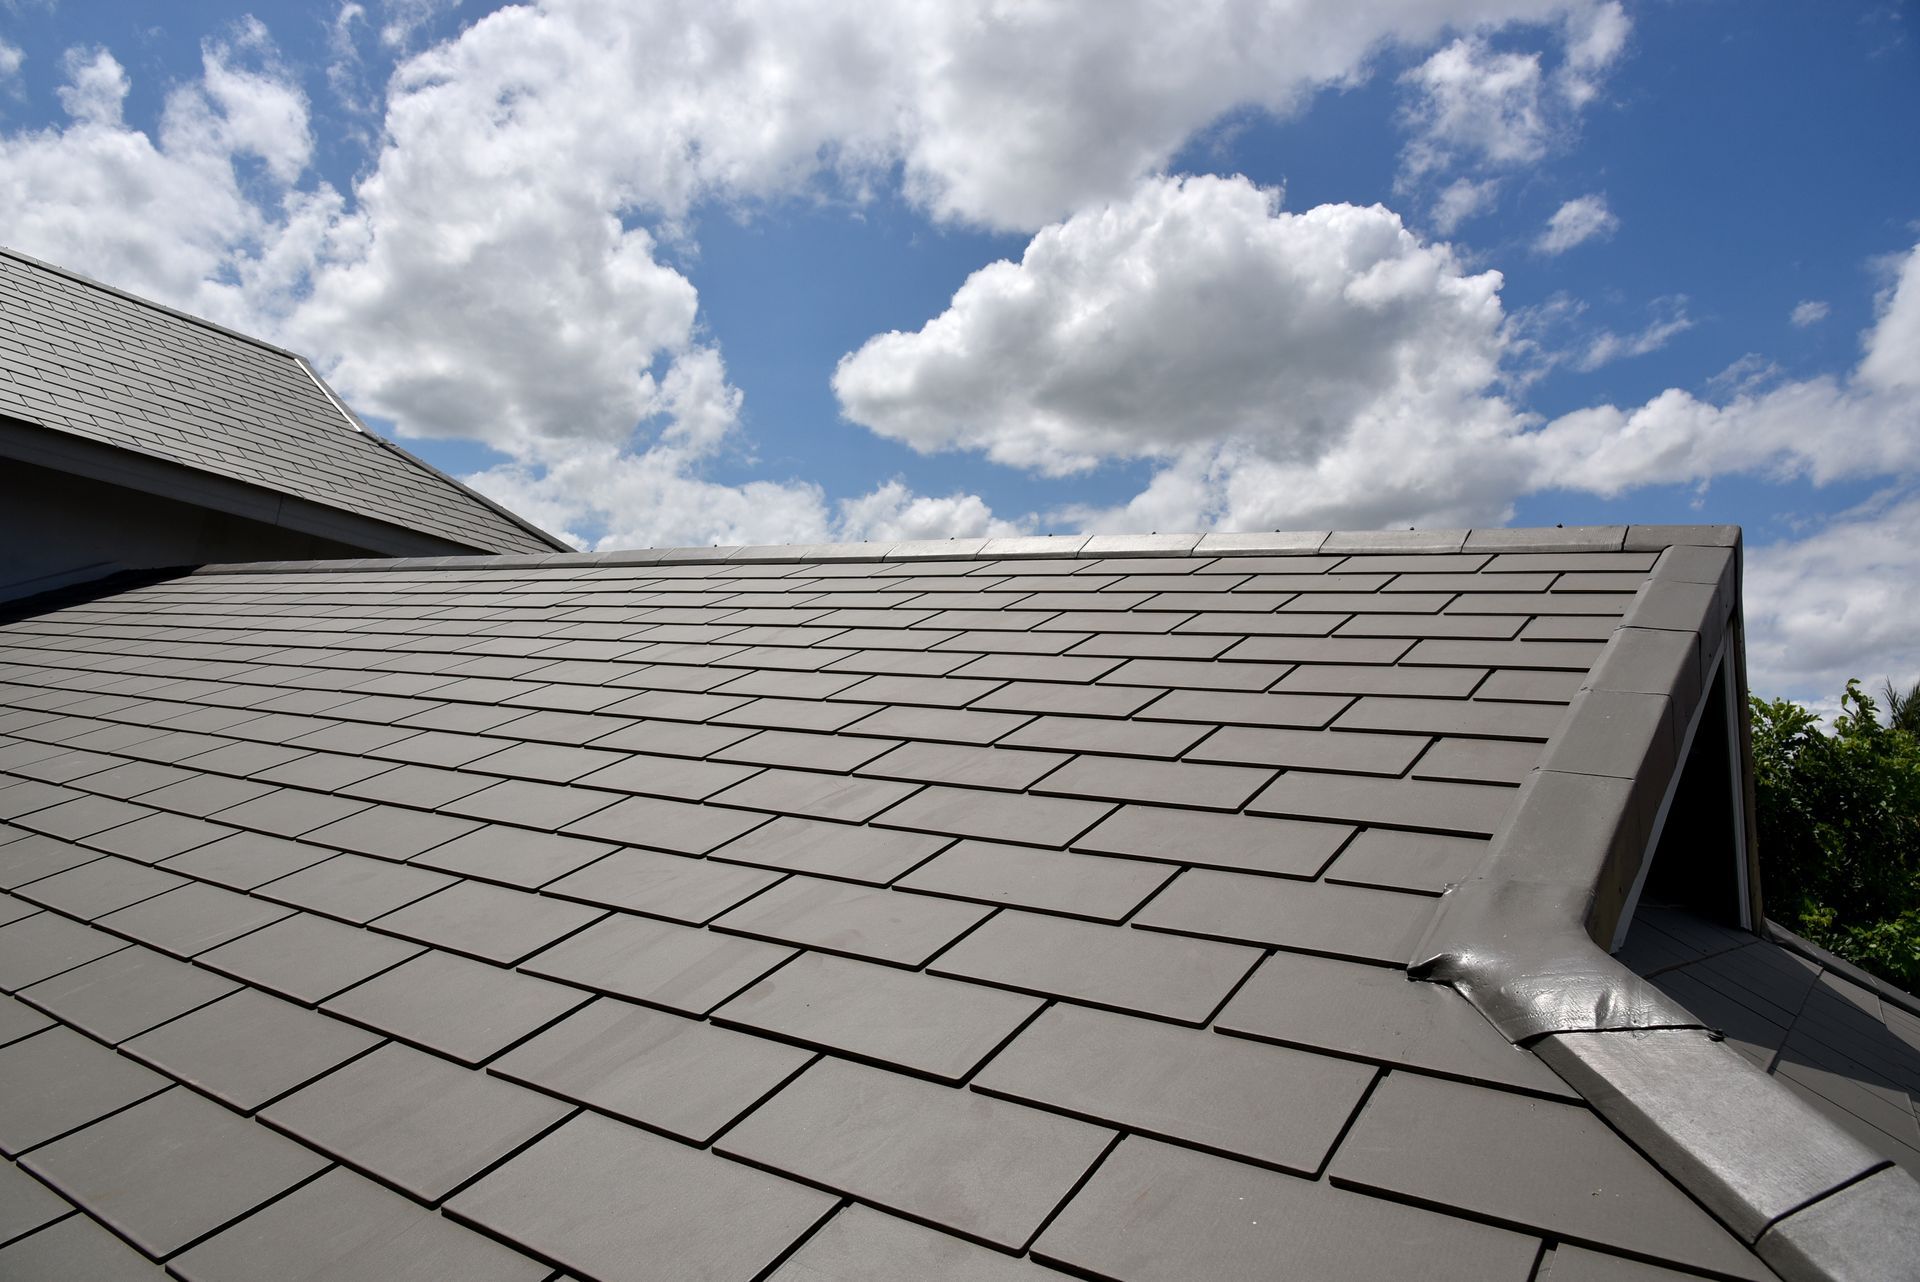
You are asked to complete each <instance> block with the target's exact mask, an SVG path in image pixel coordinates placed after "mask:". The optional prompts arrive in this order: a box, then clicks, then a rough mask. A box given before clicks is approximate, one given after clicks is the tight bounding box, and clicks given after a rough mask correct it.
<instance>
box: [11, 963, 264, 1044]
mask: <svg viewBox="0 0 1920 1282" xmlns="http://www.w3.org/2000/svg"><path fill="white" fill-rule="evenodd" d="M238 987H239V985H238V984H235V983H234V982H233V981H231V980H228V979H222V978H221V977H220V976H218V975H214V974H210V973H208V972H207V971H204V970H201V969H200V968H199V967H196V966H189V965H187V964H186V963H185V962H179V961H175V960H174V959H173V958H171V957H168V956H165V955H164V954H161V953H156V952H154V951H153V950H152V949H148V948H142V947H140V946H139V945H137V944H136V945H135V946H133V947H132V948H123V949H121V950H120V951H119V952H116V953H108V954H107V955H106V956H105V957H102V958H99V959H98V960H96V961H90V962H88V963H86V964H85V965H84V966H76V967H74V968H73V969H72V970H70V971H67V972H65V973H64V974H60V975H56V976H54V977H53V978H52V979H43V980H41V981H40V982H39V983H37V984H34V985H33V986H31V987H29V988H24V989H22V990H21V992H20V996H21V997H23V998H25V999H26V1000H27V1001H30V1002H32V1003H33V1004H34V1005H36V1006H38V1007H40V1008H41V1009H43V1010H46V1011H50V1012H51V1013H52V1014H54V1015H55V1016H56V1017H58V1018H59V1020H60V1022H61V1023H63V1024H66V1025H69V1026H71V1027H73V1028H78V1029H80V1030H81V1031H83V1032H86V1033H91V1034H92V1035H93V1036H95V1037H97V1038H99V1039H100V1040H101V1041H103V1042H106V1043H108V1044H109V1045H111V1044H113V1043H116V1042H123V1041H125V1040H126V1039H127V1038H129V1037H132V1036H134V1035H135V1034H137V1033H144V1032H145V1031H146V1030H148V1029H149V1028H152V1027H153V1026H154V1025H156V1024H161V1023H165V1022H166V1021H167V1020H170V1019H173V1018H175V1017H176V1016H179V1015H182V1014H184V1013H186V1012H187V1011H190V1010H193V1009H195V1008H196V1007H200V1006H204V1005H206V1004H207V1003H208V1002H211V1001H213V1000H215V999H217V998H219V997H223V996H225V995H226V994H228V993H231V992H233V991H234V990H235V989H236V988H238Z"/></svg>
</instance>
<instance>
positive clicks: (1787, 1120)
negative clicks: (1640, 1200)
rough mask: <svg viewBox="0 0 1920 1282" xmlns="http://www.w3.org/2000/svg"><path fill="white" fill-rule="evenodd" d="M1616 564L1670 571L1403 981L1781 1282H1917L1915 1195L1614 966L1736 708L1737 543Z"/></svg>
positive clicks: (1658, 574) (1715, 531) (1628, 617)
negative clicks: (1687, 800)
mask: <svg viewBox="0 0 1920 1282" xmlns="http://www.w3.org/2000/svg"><path fill="white" fill-rule="evenodd" d="M1623 549H1624V550H1626V551H1657V552H1658V553H1659V560H1658V561H1657V562H1656V563H1655V567H1654V570H1653V573H1652V575H1651V576H1650V577H1649V578H1648V580H1647V581H1646V582H1645V583H1644V584H1643V585H1642V587H1641V588H1640V590H1639V591H1638V592H1637V593H1636V595H1635V598H1634V601H1633V604H1632V606H1631V607H1630V608H1629V609H1628V611H1627V612H1626V614H1625V615H1624V616H1623V617H1622V619H1621V621H1620V625H1619V626H1618V627H1617V628H1616V629H1615V631H1614V632H1613V634H1612V636H1611V638H1610V639H1609V641H1608V642H1607V646H1606V649H1605V651H1603V653H1602V656H1601V658H1600V660H1599V661H1598V662H1597V663H1596V664H1595V666H1594V668H1593V669H1592V672H1591V673H1590V675H1589V678H1588V680H1587V681H1586V682H1585V683H1584V684H1583V688H1582V690H1581V692H1580V694H1579V695H1578V696H1577V697H1576V698H1575V700H1574V702H1573V704H1572V705H1571V706H1570V707H1569V710H1568V715H1567V717H1566V719H1565V721H1564V722H1563V723H1562V725H1561V728H1560V729H1559V731H1558V732H1557V733H1556V734H1555V735H1554V737H1553V739H1552V740H1551V741H1550V743H1549V745H1548V749H1547V752H1546V754H1545V756H1544V758H1543V760H1542V763H1541V766H1540V767H1539V768H1538V769H1537V770H1536V771H1535V772H1534V773H1533V774H1532V776H1531V777H1530V778H1529V779H1528V780H1527V782H1526V783H1525V784H1524V785H1522V788H1521V793H1520V796H1519V798H1518V799H1517V802H1516V804H1515V805H1514V806H1513V808H1512V810H1511V811H1510V812H1509V815H1508V819H1507V821H1506V823H1505V825H1504V826H1503V827H1502V829H1501V831H1500V832H1499V833H1497V834H1495V836H1494V839H1493V841H1492V844H1491V846H1490V848H1489V851H1488V855H1487V857H1486V859H1485V861H1484V862H1483V863H1482V864H1481V865H1480V867H1479V868H1478V869H1477V870H1476V871H1475V872H1474V873H1473V875H1472V876H1471V877H1469V878H1468V880H1467V881H1466V882H1464V883H1462V884H1461V885H1459V886H1457V887H1454V888H1452V889H1450V890H1449V891H1447V893H1446V894H1445V895H1444V896H1443V897H1442V899H1441V904H1440V907H1439V909H1438V911H1437V912H1436V913H1435V914H1434V917H1433V920H1432V923H1431V925H1430V927H1429V929H1428V932H1427V935H1426V937H1425V938H1424V939H1423V940H1422V941H1421V943H1420V946H1419V948H1418V950H1417V951H1416V953H1415V954H1414V957H1413V960H1412V965H1411V966H1410V967H1409V977H1410V978H1413V979H1416V980H1428V981H1432V982H1439V983H1446V984H1450V985H1451V986H1453V987H1454V988H1455V989H1457V990H1458V991H1460V992H1461V993H1463V994H1464V995H1465V996H1466V997H1467V999H1468V1000H1469V1001H1471V1002H1472V1003H1473V1004H1474V1005H1475V1006H1476V1007H1477V1008H1478V1009H1479V1010H1480V1012H1481V1014H1483V1015H1484V1016H1486V1018H1487V1019H1488V1021H1489V1022H1491V1023H1492V1024H1493V1025H1494V1027H1496V1028H1497V1029H1499V1030H1500V1032H1501V1033H1502V1034H1504V1035H1505V1036H1506V1037H1507V1038H1508V1040H1510V1041H1512V1042H1514V1043H1516V1044H1521V1045H1525V1046H1527V1047H1528V1048H1529V1049H1531V1050H1532V1051H1533V1052H1534V1053H1535V1054H1536V1055H1538V1056H1539V1057H1540V1058H1541V1059H1542V1060H1544V1061H1545V1062H1546V1063H1547V1064H1548V1065H1549V1066H1550V1067H1552V1068H1553V1069H1554V1070H1555V1071H1556V1072H1557V1073H1559V1074H1560V1076H1561V1077H1562V1078H1564V1079H1565V1080H1566V1081H1567V1082H1568V1083H1569V1084H1570V1085H1572V1086H1573V1087H1574V1088H1575V1089H1576V1090H1578V1091H1579V1092H1580V1094H1581V1095H1582V1096H1583V1097H1584V1098H1585V1099H1586V1100H1587V1102H1588V1103H1589V1104H1591V1105H1592V1106H1593V1107H1594V1109H1595V1110H1596V1111H1598V1112H1599V1113H1600V1114H1601V1116H1603V1117H1604V1118H1606V1120H1607V1121H1608V1122H1609V1123H1610V1124H1611V1125H1612V1126H1613V1127H1614V1128H1615V1129H1616V1130H1618V1131H1619V1132H1620V1133H1621V1134H1622V1135H1624V1136H1625V1137H1626V1138H1627V1139H1629V1140H1630V1141H1632V1142H1633V1143H1634V1144H1635V1145H1636V1146H1637V1147H1638V1148H1639V1149H1640V1150H1641V1151H1642V1152H1643V1153H1645V1154H1646V1155H1647V1156H1648V1157H1649V1158H1650V1159H1651V1160H1652V1161H1653V1162H1654V1163H1655V1164H1656V1165H1658V1166H1659V1167H1660V1168H1661V1169H1662V1170H1664V1171H1665V1172H1666V1173H1667V1174H1668V1175H1669V1176H1670V1177H1671V1178H1673V1179H1674V1180H1675V1181H1676V1182H1677V1183H1679V1184H1680V1185H1681V1186H1682V1187H1684V1188H1685V1189H1687V1191H1688V1192H1690V1193H1691V1194H1693V1196H1694V1197H1696V1198H1697V1199H1699V1200H1700V1202H1701V1203H1702V1204H1703V1205H1705V1206H1706V1207H1707V1208H1708V1209H1709V1210H1711V1211H1712V1212H1713V1213H1714V1214H1715V1215H1716V1216H1717V1217H1718V1218H1719V1219H1720V1220H1721V1221H1722V1222H1723V1223H1725V1224H1726V1225H1727V1226H1728V1227H1729V1228H1731V1229H1732V1230H1734V1232H1735V1233H1737V1234H1738V1235H1739V1236H1740V1237H1741V1238H1742V1240H1743V1241H1746V1242H1748V1243H1749V1244H1755V1243H1758V1245H1757V1247H1756V1249H1757V1250H1758V1251H1759V1252H1760V1254H1761V1256H1762V1257H1763V1258H1764V1259H1766V1260H1767V1261H1768V1262H1769V1263H1770V1264H1771V1265H1772V1266H1773V1267H1774V1268H1775V1269H1776V1270H1777V1271H1778V1272H1779V1273H1780V1274H1781V1276H1782V1277H1783V1278H1786V1279H1788V1282H1842V1280H1843V1279H1845V1280H1848V1282H1851V1280H1852V1279H1868V1278H1873V1279H1890V1278H1895V1277H1902V1276H1908V1275H1909V1274H1908V1273H1907V1272H1905V1271H1904V1270H1908V1269H1910V1268H1911V1267H1912V1265H1913V1263H1914V1261H1916V1260H1920V1184H1916V1183H1915V1182H1914V1181H1913V1179H1912V1178H1911V1177H1909V1176H1908V1175H1906V1173H1905V1172H1902V1171H1899V1170H1891V1171H1889V1170H1884V1169H1882V1168H1884V1167H1886V1166H1887V1161H1886V1159H1884V1158H1882V1157H1880V1156H1879V1155H1878V1154H1877V1153H1875V1152H1873V1151H1871V1150H1870V1149H1868V1148H1866V1147H1865V1146H1863V1145H1862V1144H1861V1143H1859V1142H1858V1141H1856V1140H1854V1139H1853V1138H1852V1137H1851V1136H1849V1135H1847V1134H1846V1133H1845V1132H1843V1131H1842V1130H1841V1129H1840V1128H1839V1127H1838V1126H1837V1125H1835V1123H1833V1122H1832V1121H1830V1120H1828V1118H1826V1117H1825V1116H1822V1115H1821V1114H1820V1113H1819V1112H1818V1111H1816V1110H1815V1109H1813V1108H1812V1107H1810V1106H1809V1105H1808V1104H1807V1103H1805V1102H1803V1101H1802V1100H1801V1099H1800V1098H1798V1097H1796V1096H1795V1095H1794V1094H1793V1093H1791V1092H1790V1091H1788V1090H1787V1089H1786V1088H1785V1087H1784V1086H1782V1085H1781V1083H1779V1082H1778V1081H1775V1080H1774V1079H1773V1078H1771V1077H1770V1076H1769V1075H1768V1074H1767V1073H1765V1072H1762V1071H1760V1070H1759V1069H1756V1068H1755V1067H1754V1066H1753V1065H1752V1064H1750V1063H1749V1062H1748V1061H1747V1060H1746V1059H1745V1058H1744V1057H1742V1056H1741V1055H1740V1054H1738V1053H1736V1052H1735V1051H1734V1050H1733V1049H1731V1048H1730V1047H1728V1046H1727V1045H1726V1044H1725V1043H1724V1042H1723V1041H1722V1040H1721V1038H1720V1035H1719V1034H1718V1033H1715V1032H1712V1031H1710V1030H1709V1029H1707V1028H1706V1027H1705V1026H1704V1025H1703V1024H1702V1022H1701V1021H1700V1020H1699V1019H1698V1018H1697V1017H1696V1016H1695V1015H1694V1014H1693V1013H1692V1012H1691V1011H1689V1010H1687V1009H1686V1008H1685V1007H1684V1006H1682V1005H1680V1004H1679V1003H1678V1002H1676V1001H1675V1000H1674V999H1672V998H1671V997H1669V996H1667V994H1666V993H1664V992H1663V991H1661V989H1660V988H1658V987H1656V986H1655V985H1654V984H1653V983H1651V982H1650V981H1648V980H1646V979H1643V978H1641V977H1640V976H1638V975H1636V974H1634V973H1633V972H1632V971H1630V970H1628V969H1627V967H1625V966H1624V965H1623V964H1621V963H1620V962H1619V961H1617V960H1616V959H1614V958H1613V957H1612V956H1611V955H1610V950H1611V949H1612V948H1613V947H1616V946H1618V944H1619V942H1620V941H1621V939H1622V938H1623V937H1624V934H1625V924H1626V921H1627V920H1628V919H1630V917H1631V915H1632V910H1633V905H1634V902H1635V900H1636V899H1637V897H1638V894H1639V890H1640V887H1641V885H1642V884H1643V882H1644V879H1645V876H1646V873H1647V870H1648V868H1649V866H1650V865H1651V861H1652V857H1653V845H1654V843H1655V841H1656V840H1657V838H1658V836H1659V832H1660V826H1661V824H1662V822H1663V821H1664V818H1665V815H1666V812H1667V807H1668V805H1669V804H1670V802H1671V800H1672V796H1673V793H1674V790H1675V789H1676V788H1677V786H1678V782H1679V775H1680V772H1681V769H1682V767H1683V765H1684V763H1685V762H1686V760H1687V752H1688V749H1689V746H1690V745H1691V742H1692V740H1693V738H1694V735H1695V732H1696V731H1697V730H1699V729H1700V728H1701V725H1700V721H1701V715H1702V714H1703V713H1704V712H1705V711H1706V709H1707V708H1708V706H1709V705H1710V703H1711V702H1712V701H1711V700H1710V699H1709V698H1708V697H1707V696H1708V694H1709V693H1710V691H1711V688H1712V686H1713V685H1714V684H1716V683H1718V684H1720V685H1722V686H1723V687H1724V688H1725V690H1726V691H1727V693H1728V695H1729V698H1730V700H1738V701H1741V702H1744V698H1745V681H1744V670H1743V666H1742V664H1743V661H1742V656H1741V655H1740V653H1739V645H1738V637H1739V632H1740V626H1741V624H1740V609H1739V558H1740V550H1741V545H1740V532H1739V529H1738V528H1737V527H1666V526H1636V527H1632V528H1631V529H1630V530H1628V531H1627V532H1626V535H1625V538H1624V543H1623ZM1737 706H1738V704H1736V703H1732V702H1730V703H1729V705H1728V709H1729V710H1728V720H1729V723H1730V724H1729V725H1728V726H1727V727H1726V732H1725V733H1726V737H1727V739H1728V741H1729V748H1730V749H1731V750H1733V751H1735V752H1738V753H1739V754H1740V756H1741V762H1740V763H1739V764H1740V765H1741V766H1742V767H1743V768H1742V769H1740V770H1737V771H1736V772H1735V781H1736V793H1735V796H1734V797H1733V798H1731V799H1730V804H1731V806H1732V808H1733V810H1734V811H1735V812H1736V814H1735V819H1736V822H1735V824H1734V826H1733V830H1734V834H1735V846H1736V850H1735V859H1736V864H1737V868H1738V875H1739V877H1740V892H1741V893H1740V900H1741V903H1742V904H1743V906H1745V905H1750V904H1752V903H1754V902H1756V901H1757V887H1756V886H1755V885H1754V884H1753V882H1752V880H1751V877H1752V868H1751V862H1752V859H1753V858H1754V851H1753V847H1752V844H1751V835H1750V834H1751V822H1750V820H1751V814H1750V808H1751V805H1752V801H1751V796H1752V794H1751V773H1752V772H1751V765H1750V756H1749V752H1750V749H1749V748H1748V745H1747V741H1746V736H1745V733H1744V718H1742V717H1740V716H1739V715H1738V714H1737V712H1736V711H1734V709H1735V708H1736V707H1737ZM1743 780H1744V782H1745V787H1744V788H1742V787H1739V785H1740V783H1741V782H1742V781H1743ZM1761 1137H1764V1138H1761Z"/></svg>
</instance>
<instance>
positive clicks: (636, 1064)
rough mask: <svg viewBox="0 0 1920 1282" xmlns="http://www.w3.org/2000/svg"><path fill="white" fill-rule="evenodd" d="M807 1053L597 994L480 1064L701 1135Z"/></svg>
mask: <svg viewBox="0 0 1920 1282" xmlns="http://www.w3.org/2000/svg"><path fill="white" fill-rule="evenodd" d="M812 1058H813V1055H812V1053H811V1052H810V1051H804V1050H801V1049H799V1048H798V1047H794V1046H788V1045H785V1044H783V1043H781V1042H775V1041H770V1040H768V1039H766V1038H763V1037H752V1036H748V1035H747V1034H745V1033H738V1032H734V1031H731V1030H729V1029H725V1028H716V1027H714V1026H713V1025H712V1024H707V1023H702V1022H700V1021H699V1020H697V1019H687V1018H685V1017H683V1016H680V1015H673V1014H668V1013H667V1012H665V1011H660V1010H650V1009H648V1008H647V1007H645V1006H634V1005H631V1004H629V1003H627V1002H622V1001H617V1000H614V999H612V998H607V997H602V998H599V999H598V1000H596V1001H594V1002H592V1003H590V1004H589V1005H587V1006H584V1007H582V1008H581V1009H580V1010H577V1011H575V1012H574V1013H573V1014H571V1015H569V1016H567V1017H566V1018H565V1019H563V1020H561V1021H560V1022H559V1023H558V1024H555V1025H554V1026H553V1027H551V1028H549V1029H547V1030H546V1031H544V1032H542V1033H539V1034H537V1035H535V1036H534V1037H532V1038H531V1039H529V1040H527V1041H524V1042H522V1043H520V1045H518V1046H516V1047H514V1048H513V1049H512V1050H510V1051H508V1052H507V1053H506V1054H505V1055H502V1056H501V1057H500V1058H499V1059H497V1060H495V1061H493V1063H492V1064H490V1065H489V1066H488V1071H489V1072H491V1073H494V1074H496V1075H497V1076H500V1077H504V1078H507V1079H508V1080H510V1081H517V1082H524V1083H526V1084H527V1085H530V1086H536V1087H538V1088H540V1089H541V1090H543V1091H546V1092H548V1093H549V1094H553V1095H558V1096H560V1097H561V1098H562V1099H566V1100H571V1101H573V1102H575V1103H578V1104H584V1105H587V1106H588V1107H590V1108H593V1109H596V1110H598V1111H599V1112H602V1113H611V1114H612V1115H614V1116H615V1117H622V1118H625V1119H627V1120H628V1121H631V1122H637V1123H639V1124H641V1125H643V1126H646V1127H648V1128H650V1129H652V1130H658V1131H665V1132H666V1133H667V1134H669V1135H673V1136H677V1137H679V1138H680V1139H683V1140H686V1141H687V1142H688V1143H691V1144H706V1143H708V1142H709V1141H711V1140H712V1139H713V1137H714V1136H715V1135H717V1134H719V1133H720V1132H721V1131H722V1130H724V1129H726V1127H727V1126H729V1125H730V1124H732V1123H733V1122H734V1120H735V1119H737V1118H739V1117H740V1116H741V1115H742V1114H743V1113H745V1112H746V1111H747V1110H748V1109H750V1108H752V1107H753V1106H754V1105H755V1104H757V1103H758V1102H759V1101H760V1100H761V1099H763V1098H764V1097H765V1096H767V1095H768V1094H770V1093H771V1092H772V1091H774V1090H775V1089H776V1088H778V1087H779V1086H780V1085H781V1084H782V1083H783V1082H785V1081H786V1080H787V1079H788V1078H790V1077H792V1076H793V1075H794V1074H795V1073H797V1072H799V1071H800V1070H801V1069H802V1068H804V1067H806V1065H807V1064H808V1063H809V1062H810V1061H811V1060H812Z"/></svg>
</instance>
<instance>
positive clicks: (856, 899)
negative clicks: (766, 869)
mask: <svg viewBox="0 0 1920 1282" xmlns="http://www.w3.org/2000/svg"><path fill="white" fill-rule="evenodd" d="M991 912H992V910H991V909H989V908H985V907H982V906H980V905H977V904H966V903H960V902H957V901H955V900H951V899H937V898H935V897H933V896H931V895H909V894H905V893H902V892H900V891H896V890H883V889H877V888H874V887H870V886H855V885H849V884H848V883H845V882H838V881H826V880H823V879H821V878H818V877H806V876H800V875H795V876H792V877H789V878H787V879H786V880H785V881H783V882H781V883H780V884H779V885H777V886H774V887H773V888H772V889H770V890H768V891H766V892H765V893H764V894H761V895H757V896H755V897H754V898H752V899H750V900H748V901H747V902H746V903H744V904H742V905H740V906H739V907H738V908H735V909H734V910H733V911H731V912H729V913H727V914H725V915H724V916H722V917H721V918H719V919H718V920H717V921H715V922H714V925H715V927H716V928H718V929H721V930H728V931H734V932H736V933H739V934H743V935H751V936H754V937H756V938H760V939H769V940H772V941H774V942H776V943H784V944H797V945H800V946H802V947H806V948H818V949H821V950H823V951H826V952H834V953H843V954H847V955H850V956H854V957H866V958H871V959H873V960H875V961H884V962H891V963H893V964H894V965H896V966H922V965H925V964H926V962H927V959H928V958H930V957H932V956H933V955H934V954H935V953H937V952H939V951H940V950H941V949H942V948H945V947H946V946H947V945H948V944H950V943H951V942H953V940H955V939H956V938H958V937H959V936H961V935H962V934H965V933H966V932H967V931H968V930H971V929H972V928H973V927H974V926H975V925H977V924H979V922H980V921H981V920H982V919H984V918H985V917H987V916H988V915H989V914H990V913H991Z"/></svg>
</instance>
